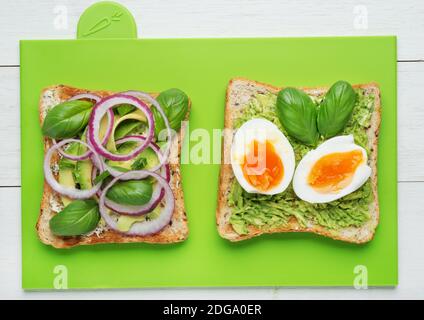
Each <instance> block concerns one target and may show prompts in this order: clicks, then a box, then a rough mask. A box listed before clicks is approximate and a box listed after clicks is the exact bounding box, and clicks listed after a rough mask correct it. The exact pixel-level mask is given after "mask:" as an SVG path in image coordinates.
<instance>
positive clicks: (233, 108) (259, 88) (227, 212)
mask: <svg viewBox="0 0 424 320" xmlns="http://www.w3.org/2000/svg"><path fill="white" fill-rule="evenodd" d="M353 87H354V88H362V89H364V92H365V94H374V95H375V100H374V101H375V105H374V111H373V113H372V116H371V125H370V127H369V128H368V129H367V136H368V148H369V150H370V156H369V159H368V164H369V166H370V167H371V169H372V174H371V177H370V179H371V185H372V196H373V201H372V202H371V203H370V206H369V214H370V219H369V220H368V221H367V222H365V223H364V224H363V225H362V226H361V227H359V228H357V227H348V228H343V229H337V230H334V229H328V228H325V227H323V226H321V225H318V224H315V223H313V222H312V221H309V222H308V224H307V225H306V227H303V226H302V225H300V224H299V223H298V221H297V220H296V218H294V217H292V218H290V219H289V221H288V223H287V224H285V225H284V226H281V227H276V228H271V229H266V230H262V229H260V228H258V227H255V226H253V225H250V226H248V234H246V235H239V234H238V233H237V232H236V231H235V230H234V229H233V227H232V226H231V224H230V217H231V211H232V209H231V207H229V206H228V201H227V200H228V195H229V192H230V188H231V184H232V181H233V179H234V174H233V170H232V168H231V164H230V162H229V157H230V150H231V144H232V139H233V130H224V134H223V143H222V153H221V157H222V158H221V169H220V177H219V191H218V204H217V210H216V224H217V228H218V232H219V234H220V235H221V237H223V238H225V239H228V240H230V241H240V240H245V239H249V238H252V237H256V236H259V235H261V234H264V233H278V232H312V233H317V234H320V235H323V236H327V237H330V238H333V239H336V240H342V241H347V242H353V243H365V242H368V241H370V240H371V239H372V238H373V236H374V233H375V230H376V227H377V225H378V222H379V205H378V193H377V146H378V135H379V129H380V122H381V103H380V89H379V86H378V84H376V83H368V84H358V85H354V86H353ZM281 89H282V88H279V87H275V86H272V85H268V84H264V83H260V82H257V81H252V80H248V79H243V78H234V79H232V80H231V81H230V83H229V85H228V88H227V96H226V105H225V120H224V127H225V128H229V129H233V128H234V127H233V122H234V120H235V119H236V117H237V115H238V114H239V113H240V112H242V110H243V108H245V107H246V106H247V105H248V102H249V100H250V99H251V98H252V97H253V96H254V95H255V94H258V93H260V94H266V93H272V94H277V93H278V92H279V91H280V90H281ZM300 89H302V90H304V91H305V92H306V93H307V94H308V95H310V96H315V97H316V96H320V95H322V94H323V93H325V92H326V91H327V90H328V88H326V87H316V88H307V87H302V88H300Z"/></svg>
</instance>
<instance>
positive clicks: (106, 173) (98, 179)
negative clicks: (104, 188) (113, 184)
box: [94, 170, 110, 185]
mask: <svg viewBox="0 0 424 320" xmlns="http://www.w3.org/2000/svg"><path fill="white" fill-rule="evenodd" d="M108 177H110V173H109V171H106V170H105V171H103V172H102V173H101V174H99V175H98V176H97V177H96V178H95V179H94V185H96V184H98V183H99V182H102V181H104V180H105V179H106V178H108Z"/></svg>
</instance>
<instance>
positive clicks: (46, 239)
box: [36, 85, 190, 248]
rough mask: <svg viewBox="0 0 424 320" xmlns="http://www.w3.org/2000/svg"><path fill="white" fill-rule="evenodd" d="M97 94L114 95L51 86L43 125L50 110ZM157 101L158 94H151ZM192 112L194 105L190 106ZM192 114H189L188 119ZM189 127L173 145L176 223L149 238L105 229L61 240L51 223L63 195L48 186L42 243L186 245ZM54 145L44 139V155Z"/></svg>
mask: <svg viewBox="0 0 424 320" xmlns="http://www.w3.org/2000/svg"><path fill="white" fill-rule="evenodd" d="M86 92H90V93H94V94H97V95H99V96H102V97H105V96H108V95H111V94H113V93H114V92H112V91H89V90H85V89H78V88H74V87H70V86H65V85H56V86H50V87H47V88H45V89H43V91H42V93H41V96H40V101H39V116H40V124H42V123H43V121H44V117H45V115H46V112H47V109H48V108H50V107H52V106H54V105H56V104H57V103H60V102H63V101H65V100H67V99H69V98H70V97H72V96H74V95H76V94H80V93H86ZM151 95H152V96H153V97H156V96H157V94H151ZM189 109H190V105H189ZM188 116H189V112H188V113H187V118H186V119H188ZM185 129H186V128H185V127H182V128H181V130H180V132H179V133H178V134H177V135H176V136H175V137H174V140H173V141H172V145H171V150H172V151H171V155H170V157H172V161H170V169H171V182H170V186H171V189H172V191H173V193H174V197H175V209H174V213H173V215H172V220H171V222H170V224H169V225H168V226H166V227H165V228H164V229H162V230H161V231H160V232H158V233H156V234H152V235H148V236H129V235H126V234H123V233H119V232H116V231H114V230H110V229H108V228H105V229H103V230H102V231H101V232H99V233H98V234H96V233H91V234H89V235H85V236H78V237H58V236H55V235H53V234H52V232H51V231H50V228H49V221H50V219H51V218H52V217H53V216H54V215H55V214H56V212H55V211H54V210H53V209H54V208H53V206H52V203H58V204H62V202H61V200H60V195H59V194H57V193H56V192H55V191H54V190H52V189H51V187H50V186H49V185H48V184H47V183H46V182H44V190H43V196H42V200H41V206H40V215H39V217H38V221H37V224H36V230H37V234H38V237H39V238H40V240H41V241H42V242H43V243H45V244H48V245H51V246H53V247H55V248H70V247H74V246H78V245H92V244H100V243H131V242H146V243H163V244H165V243H175V242H180V241H184V240H185V239H186V238H187V237H188V223H187V215H186V211H185V206H184V196H183V190H182V184H181V174H180V164H179V163H180V161H179V160H180V156H181V142H182V141H183V139H184V134H185ZM51 144H52V141H51V139H49V138H44V152H46V151H47V150H48V149H49V148H50V146H51ZM58 160H59V157H58V156H56V157H55V158H53V160H52V161H53V163H56V162H57V161H58Z"/></svg>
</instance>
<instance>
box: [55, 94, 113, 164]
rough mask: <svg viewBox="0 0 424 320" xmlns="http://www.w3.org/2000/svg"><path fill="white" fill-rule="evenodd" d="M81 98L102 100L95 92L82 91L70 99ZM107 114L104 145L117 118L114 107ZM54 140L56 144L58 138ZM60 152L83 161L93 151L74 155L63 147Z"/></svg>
mask: <svg viewBox="0 0 424 320" xmlns="http://www.w3.org/2000/svg"><path fill="white" fill-rule="evenodd" d="M80 99H90V100H94V101H95V102H96V103H98V102H99V101H100V100H101V98H100V97H99V96H97V95H95V94H92V93H81V94H77V95H75V96H73V97H72V98H70V99H68V101H73V100H80ZM107 115H108V127H107V130H106V133H105V135H104V137H103V139H102V144H103V145H104V144H106V142H107V141H108V140H109V138H110V135H111V133H112V129H113V123H114V118H115V116H114V114H113V110H112V109H110V112H108V114H107ZM87 135H88V132H87ZM52 141H53V144H54V145H55V144H57V141H56V139H52ZM87 141H88V139H87ZM58 152H59V153H60V154H61V155H62V156H64V157H65V158H68V159H70V160H73V161H83V160H86V159H88V158H89V157H90V156H91V153H92V152H91V151H90V150H87V151H86V152H85V153H83V154H82V155H72V154H69V153H66V152H65V151H63V150H62V149H58Z"/></svg>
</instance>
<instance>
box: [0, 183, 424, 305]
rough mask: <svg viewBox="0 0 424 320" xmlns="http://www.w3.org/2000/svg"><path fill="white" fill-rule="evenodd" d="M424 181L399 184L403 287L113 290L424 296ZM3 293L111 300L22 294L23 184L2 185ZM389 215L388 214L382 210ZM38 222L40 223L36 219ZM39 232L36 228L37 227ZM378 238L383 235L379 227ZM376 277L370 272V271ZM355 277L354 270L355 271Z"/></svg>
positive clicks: (215, 295) (154, 295)
mask: <svg viewBox="0 0 424 320" xmlns="http://www.w3.org/2000/svg"><path fill="white" fill-rule="evenodd" d="M423 194H424V183H423V182H417V183H414V182H411V183H399V217H400V219H399V286H398V288H397V289H396V290H394V289H390V288H385V289H384V288H378V289H377V288H370V289H369V290H366V291H365V290H355V289H353V288H326V289H323V288H321V289H320V288H315V289H314V290H311V289H308V288H225V289H222V288H221V289H220V288H184V289H149V290H114V292H113V298H114V299H199V298H200V299H231V298H233V299H234V297H237V298H238V299H258V298H261V299H322V298H326V299H413V298H417V297H419V296H422V295H423V294H424V291H423V290H424V289H423V288H422V284H423V283H424V251H423V250H422V243H423V242H424V233H423V232H422V230H421V229H422V227H421V226H423V225H424V214H422V213H423V212H422V208H423V207H424V197H423V196H422V195H423ZM0 212H2V213H3V216H2V223H1V224H0V234H1V235H2V241H0V297H2V298H3V299H19V298H37V299H50V298H55V299H63V298H68V299H71V298H79V299H85V298H91V299H102V298H110V297H111V296H110V292H107V291H93V290H91V291H70V292H60V291H59V292H58V291H55V292H53V291H51V292H23V291H22V290H21V282H20V273H21V250H20V243H21V229H20V188H0ZM383 214H384V213H383ZM34 223H35V222H34ZM34 232H35V230H34ZM376 237H378V230H377V234H376ZM369 276H371V275H369ZM352 277H353V273H352Z"/></svg>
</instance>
